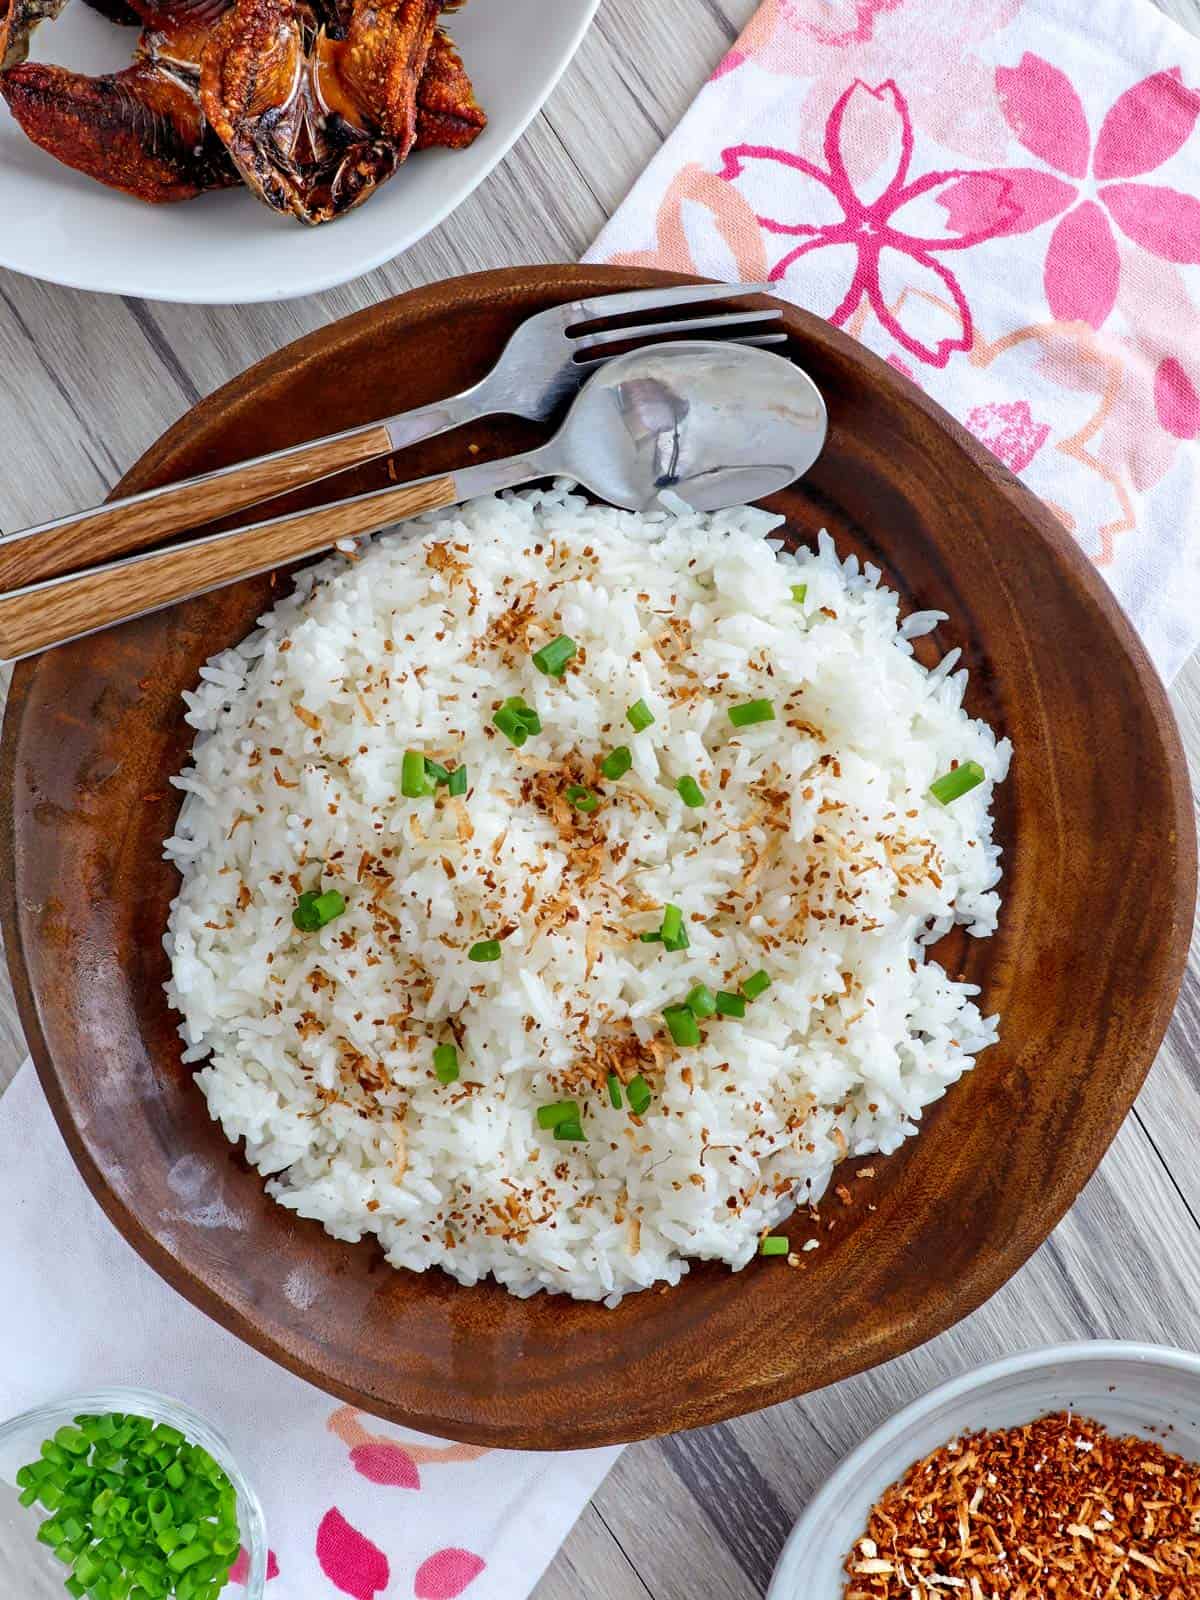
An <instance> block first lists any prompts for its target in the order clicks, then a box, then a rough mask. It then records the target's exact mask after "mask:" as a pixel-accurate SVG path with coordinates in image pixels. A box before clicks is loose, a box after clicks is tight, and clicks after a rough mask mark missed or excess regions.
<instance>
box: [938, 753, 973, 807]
mask: <svg viewBox="0 0 1200 1600" xmlns="http://www.w3.org/2000/svg"><path fill="white" fill-rule="evenodd" d="M986 777H987V773H986V772H985V771H984V770H983V768H982V767H981V766H980V765H979V763H978V761H964V762H963V763H962V765H961V766H958V767H952V768H951V769H950V771H949V772H944V773H943V774H942V776H941V777H940V778H935V779H934V781H933V782H932V783H931V784H930V785H929V792H930V794H931V795H932V796H933V798H934V799H935V800H936V801H937V802H938V804H939V805H943V806H948V805H949V804H950V802H951V801H952V800H959V799H961V798H962V796H963V795H964V794H969V793H970V792H971V790H972V789H977V788H978V787H979V785H980V784H981V783H982V782H983V780H984V779H985V778H986Z"/></svg>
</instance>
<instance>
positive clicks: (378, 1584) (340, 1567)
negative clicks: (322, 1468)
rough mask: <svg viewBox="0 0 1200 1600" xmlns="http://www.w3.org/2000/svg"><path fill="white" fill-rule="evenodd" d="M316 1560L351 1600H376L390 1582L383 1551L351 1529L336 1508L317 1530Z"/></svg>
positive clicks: (322, 1519)
mask: <svg viewBox="0 0 1200 1600" xmlns="http://www.w3.org/2000/svg"><path fill="white" fill-rule="evenodd" d="M317 1560H318V1561H319V1562H320V1564H321V1571H322V1572H323V1573H324V1574H325V1576H326V1577H327V1578H328V1579H329V1581H330V1583H332V1584H333V1586H334V1588H335V1589H340V1590H341V1592H342V1593H343V1594H348V1595H350V1596H351V1597H352V1600H375V1596H376V1595H377V1594H378V1593H379V1591H380V1590H381V1589H386V1588H387V1586H388V1581H389V1579H390V1578H391V1569H390V1568H389V1566H388V1559H387V1557H386V1556H385V1555H384V1553H383V1551H382V1550H380V1549H379V1548H378V1546H377V1545H373V1544H372V1543H371V1541H370V1540H369V1539H368V1538H367V1537H366V1535H365V1534H361V1533H359V1531H358V1529H357V1528H354V1527H351V1525H350V1524H349V1523H348V1522H347V1521H346V1519H345V1517H344V1516H343V1515H342V1513H341V1512H340V1511H339V1510H338V1509H337V1507H336V1506H334V1507H333V1509H332V1510H330V1511H327V1512H326V1513H325V1515H324V1516H323V1517H322V1518H321V1526H320V1527H319V1528H318V1529H317Z"/></svg>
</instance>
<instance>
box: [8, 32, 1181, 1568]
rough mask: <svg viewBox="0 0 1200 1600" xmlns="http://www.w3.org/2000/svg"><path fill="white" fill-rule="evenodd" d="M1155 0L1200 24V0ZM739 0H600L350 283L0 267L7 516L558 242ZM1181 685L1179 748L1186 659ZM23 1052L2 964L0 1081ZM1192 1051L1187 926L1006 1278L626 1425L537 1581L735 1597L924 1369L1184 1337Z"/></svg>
mask: <svg viewBox="0 0 1200 1600" xmlns="http://www.w3.org/2000/svg"><path fill="white" fill-rule="evenodd" d="M1079 3H1080V5H1081V6H1083V5H1085V4H1086V0H1079ZM1160 3H1161V4H1162V5H1163V8H1164V9H1165V10H1167V11H1168V12H1170V13H1171V15H1173V16H1174V17H1175V18H1176V20H1178V21H1180V22H1182V23H1183V24H1184V25H1185V26H1188V27H1191V28H1192V29H1193V30H1194V31H1196V32H1197V33H1200V0H1160ZM753 9H754V0H703V3H702V4H701V3H697V0H657V3H656V4H654V5H653V6H647V5H645V4H643V3H642V0H604V5H603V6H602V7H601V11H600V15H599V17H598V19H597V22H596V24H595V26H594V27H593V29H592V30H591V32H590V34H589V35H588V37H587V39H586V40H585V42H584V45H583V48H582V49H581V51H580V53H579V55H578V56H577V58H576V60H575V62H574V64H573V65H572V67H571V68H570V70H569V72H568V73H567V75H566V77H565V79H564V80H563V82H562V84H561V85H560V86H559V88H558V90H557V91H556V93H555V94H554V95H553V97H552V98H551V100H550V101H549V103H548V105H547V107H546V109H545V111H544V113H543V114H542V115H541V116H540V117H538V118H537V120H536V121H535V122H534V123H533V125H532V126H531V128H530V129H529V131H528V133H527V134H526V135H525V137H524V138H523V139H522V140H521V142H520V143H519V144H518V146H517V147H516V149H515V150H513V152H512V153H511V154H510V155H509V157H508V159H507V160H506V161H505V162H504V163H503V164H502V165H501V166H500V167H499V168H498V169H497V170H496V172H494V173H493V174H492V176H491V178H490V179H489V180H488V181H487V182H486V183H485V184H484V185H483V187H482V189H480V190H479V191H478V192H477V193H476V194H475V195H474V196H473V197H472V198H471V199H470V200H469V201H467V203H466V204H464V205H463V206H461V207H460V208H459V210H458V211H457V212H455V214H454V215H453V216H452V217H451V218H450V219H449V220H448V221H447V222H445V223H444V224H443V225H442V227H440V228H439V229H438V230H437V231H436V232H435V233H434V234H432V235H431V236H430V237H429V238H427V239H425V240H424V241H422V243H420V244H419V245H417V246H416V247H415V248H414V249H412V250H410V251H409V252H408V254H407V255H405V256H404V257H403V258H401V259H400V260H399V261H395V262H393V263H392V264H391V265H389V266H387V267H384V268H382V269H381V270H380V271H378V272H376V273H374V274H372V275H371V276H370V277H367V278H362V279H360V280H359V281H358V282H356V283H353V284H350V285H348V286H347V287H346V288H343V289H338V290H335V291H332V292H330V293H328V294H324V295H319V296H315V297H313V298H311V299H307V300H301V301H295V302H291V303H288V304H283V305H265V306H251V307H248V308H241V309H239V308H228V307H226V308H216V309H206V308H203V307H190V306H176V305H162V304H148V303H144V302H141V301H136V300H121V299H108V298H101V297H95V296H89V295H83V294H77V293H74V292H72V291H70V290H65V289H58V288H54V287H50V286H48V285H45V284H41V283H35V282H32V281H30V280H28V279H24V278H19V277H15V276H12V275H11V274H7V273H3V272H0V374H2V375H3V376H2V381H0V438H2V439H3V441H4V469H3V473H2V475H0V527H3V528H7V529H12V528H17V527H21V526H24V525H26V524H28V523H32V522H36V521H41V520H43V519H44V518H47V517H51V516H55V515H59V514H62V513H65V512H67V511H70V510H72V509H74V508H76V507H78V506H82V505H87V504H90V503H92V502H94V501H96V500H98V499H100V498H101V497H102V496H103V495H104V494H105V493H106V491H107V490H108V488H109V486H110V485H111V484H112V483H113V481H114V480H115V479H116V478H117V477H118V476H119V475H120V474H121V473H122V472H123V470H124V469H125V468H126V467H127V466H128V465H129V463H130V462H131V461H133V460H134V459H135V458H136V457H137V456H138V455H139V454H140V453H141V452H142V451H143V450H144V449H145V448H146V446H147V445H149V444H150V443H151V442H152V441H153V440H154V439H155V438H156V437H157V435H158V434H159V433H161V432H162V430H163V429H164V428H165V427H166V426H167V425H168V424H169V423H170V422H172V421H174V419H175V418H176V417H177V416H178V415H179V414H180V413H181V412H182V411H185V410H186V409H187V408H188V407H189V406H191V405H192V404H193V403H194V402H195V401H196V400H198V399H199V398H200V397H201V396H202V395H204V394H206V393H208V392H209V391H210V390H211V389H214V388H216V387H217V385H219V384H221V383H224V382H225V381H226V380H227V379H229V378H231V377H233V376H234V375H235V374H236V373H238V372H240V371H241V370H242V369H243V368H244V367H246V366H248V365H249V364H250V363H251V362H253V361H256V360H258V359H259V358H260V357H262V356H264V355H267V354H268V353H270V352H271V351H274V350H276V349H278V348H279V346H280V345H282V344H286V343H287V342H288V341H289V340H291V339H295V338H297V337H298V336H299V335H300V334H303V333H307V332H308V331H309V330H310V329H313V328H317V327H320V326H322V325H323V324H325V323H327V322H330V321H332V320H333V319H335V318H337V317H341V316H344V315H345V314H346V313H348V312H351V311H357V310H358V309H360V308H361V307H363V306H366V305H370V304H372V303H375V302H377V301H380V300H383V299H386V298H387V297H388V296H390V295H393V294H396V293H399V292H400V291H402V290H404V289H409V288H412V287H414V286H415V285H418V284H422V283H427V282H429V281H430V280H432V279H436V278H441V277H446V276H450V275H452V274H455V273H460V272H470V271H475V270H479V269H482V268H487V267H496V266H504V265H511V264H516V263H523V262H538V261H569V260H573V259H575V258H576V257H577V256H579V255H580V254H581V253H582V252H583V251H584V250H585V249H586V248H587V246H588V245H589V244H590V243H591V241H592V239H593V238H594V237H595V235H596V233H597V232H598V231H599V229H600V227H601V225H602V224H603V223H604V221H605V220H606V218H607V217H608V216H609V215H610V214H611V213H612V212H613V211H614V210H615V209H616V207H617V206H618V205H619V203H620V202H621V200H622V199H623V197H624V195H625V194H626V192H627V191H628V189H629V187H630V185H631V184H632V182H633V181H634V179H635V178H636V177H637V176H638V174H639V173H640V172H641V170H642V169H643V168H644V167H645V165H646V163H647V162H648V161H649V160H650V158H651V156H652V155H653V154H654V153H655V151H656V150H657V149H658V147H659V145H660V144H661V143H662V140H663V138H664V136H665V135H666V134H667V132H669V130H670V129H671V128H672V127H673V126H674V125H675V123H676V122H677V121H678V119H679V117H680V116H681V115H682V113H683V111H684V110H685V109H686V107H687V105H688V104H689V102H690V101H691V99H692V97H693V95H694V94H695V92H696V90H697V89H698V88H699V86H700V85H701V84H702V83H703V81H704V79H705V77H706V76H707V74H708V73H709V72H710V71H711V69H712V67H713V65H714V63H715V62H716V61H717V60H718V58H719V57H720V56H721V54H722V53H723V52H724V50H725V49H726V48H727V46H728V45H729V44H730V42H731V41H732V40H733V39H734V37H735V36H736V34H737V32H738V30H739V28H740V26H741V25H742V24H743V23H744V22H745V20H746V19H747V18H748V17H749V16H750V14H751V12H752V10H753ZM598 129H599V130H606V131H607V135H606V136H598V135H597V130H598ZM1173 699H1174V704H1175V709H1176V713H1177V715H1178V717H1179V721H1180V726H1181V728H1182V731H1183V737H1184V742H1185V744H1186V746H1187V749H1188V752H1189V756H1190V758H1191V760H1192V762H1193V770H1194V772H1195V771H1196V770H1197V769H1200V661H1196V660H1194V661H1193V662H1192V664H1191V665H1190V667H1188V668H1187V669H1186V670H1185V671H1184V672H1183V674H1182V675H1181V676H1180V678H1179V679H1178V680H1177V682H1176V684H1175V687H1174V691H1173ZM23 1055H24V1046H23V1043H22V1040H21V1031H20V1027H19V1024H18V1023H17V1021H16V1018H15V1015H14V1013H13V1007H12V1001H11V997H10V995H9V993H8V989H7V983H6V982H4V981H3V980H0V1090H2V1089H3V1087H4V1085H5V1084H7V1083H8V1082H9V1080H10V1079H11V1077H12V1075H13V1073H14V1072H15V1070H16V1068H17V1066H18V1064H19V1063H20V1060H21V1058H22V1056H23ZM1198 1057H1200V941H1196V940H1194V941H1193V955H1192V963H1191V966H1190V968H1189V971H1188V974H1187V978H1186V980H1185V982H1184V987H1183V992H1182V995H1181V998H1180V1002H1179V1007H1178V1009H1177V1012H1176V1015H1175V1019H1174V1021H1173V1023H1172V1025H1171V1028H1170V1031H1169V1033H1168V1035H1167V1039H1166V1042H1165V1044H1164V1046H1163V1049H1162V1052H1161V1054H1160V1055H1159V1058H1158V1061H1157V1062H1156V1064H1155V1066H1154V1068H1153V1070H1152V1072H1151V1074H1150V1077H1149V1079H1148V1081H1147V1083H1146V1086H1145V1089H1144V1090H1143V1092H1142V1095H1141V1097H1140V1099H1139V1100H1138V1102H1137V1106H1136V1107H1135V1109H1134V1112H1133V1114H1132V1115H1131V1116H1130V1117H1129V1118H1128V1120H1127V1121H1126V1123H1125V1125H1124V1127H1123V1128H1122V1129H1121V1132H1120V1134H1119V1135H1118V1136H1117V1139H1116V1141H1115V1142H1114V1144H1113V1146H1112V1149H1111V1150H1110V1151H1109V1153H1108V1155H1107V1156H1106V1158H1105V1160H1104V1162H1103V1164H1102V1165H1101V1167H1100V1169H1099V1171H1098V1172H1097V1173H1096V1175H1095V1177H1094V1178H1093V1179H1092V1181H1091V1183H1090V1184H1089V1185H1088V1186H1087V1188H1086V1189H1085V1191H1084V1193H1083V1194H1082V1195H1081V1196H1080V1198H1079V1200H1078V1202H1077V1204H1076V1205H1075V1207H1074V1209H1073V1210H1072V1211H1071V1213H1070V1214H1069V1216H1068V1217H1067V1218H1066V1219H1065V1221H1064V1222H1063V1223H1062V1224H1061V1225H1060V1226H1059V1228H1058V1229H1057V1230H1056V1231H1055V1233H1054V1234H1053V1236H1052V1237H1051V1238H1050V1239H1049V1240H1047V1242H1046V1243H1045V1244H1044V1245H1043V1246H1042V1248H1041V1250H1039V1251H1038V1253H1037V1254H1036V1255H1035V1256H1034V1257H1033V1259H1032V1260H1031V1261H1030V1262H1029V1263H1028V1264H1027V1265H1026V1266H1025V1268H1024V1269H1023V1270H1022V1271H1021V1272H1020V1273H1018V1274H1017V1276H1016V1277H1015V1278H1014V1279H1013V1280H1012V1281H1011V1282H1010V1283H1009V1284H1008V1286H1007V1287H1006V1288H1005V1289H1003V1290H1002V1291H1001V1292H1000V1293H999V1294H998V1295H996V1296H995V1297H994V1299H992V1300H991V1301H990V1302H989V1303H988V1304H987V1305H986V1306H984V1307H983V1308H982V1309H981V1310H980V1311H977V1312H976V1313H975V1314H974V1315H973V1316H971V1317H968V1318H967V1319H966V1321H964V1322H962V1323H960V1324H959V1326H958V1327H956V1328H955V1329H953V1331H952V1332H950V1333H948V1334H946V1335H944V1336H943V1337H942V1338H940V1339H935V1340H934V1341H933V1342H932V1343H931V1344H928V1345H926V1346H924V1347H923V1348H922V1349H920V1350H918V1351H916V1352H914V1353H913V1354H912V1355H909V1356H905V1357H903V1358H902V1359H900V1360H897V1361H893V1362H890V1363H888V1365H886V1366H884V1367H881V1368H879V1369H877V1370H876V1371H874V1372H871V1373H867V1374H865V1375H863V1376H861V1377H858V1378H854V1379H851V1380H849V1381H848V1382H846V1383H842V1384H839V1385H837V1386H836V1387H835V1388H832V1389H829V1390H826V1391H824V1392H822V1393H820V1394H816V1395H812V1396H809V1397H808V1398H807V1399H805V1400H800V1401H795V1402H792V1403H791V1404H788V1405H783V1406H777V1407H775V1408H774V1409H773V1410H770V1411H765V1412H761V1413H759V1414H758V1415H757V1416H752V1417H745V1418H742V1419H741V1420H740V1421H738V1422H733V1423H728V1424H726V1425H724V1426H721V1427H716V1428H708V1429H703V1430H700V1431H698V1432H695V1433H690V1434H682V1435H678V1436H676V1437H674V1438H670V1439H663V1440H658V1441H655V1442H653V1443H646V1444H639V1445H634V1446H632V1447H631V1448H630V1449H629V1450H627V1451H626V1452H625V1454H624V1455H623V1456H622V1457H621V1459H620V1461H619V1463H618V1465H617V1467H616V1469H615V1470H614V1471H613V1473H612V1474H611V1476H610V1477H609V1478H608V1480H607V1482H606V1483H605V1484H604V1485H603V1487H602V1488H601V1490H600V1492H599V1493H598V1494H597V1496H596V1498H595V1500H594V1501H593V1502H592V1504H591V1505H590V1506H589V1507H588V1508H587V1510H586V1511H585V1512H584V1514H583V1516H582V1518H581V1519H580V1521H579V1523H578V1525H577V1526H576V1528H575V1529H574V1531H573V1532H572V1534H571V1535H570V1537H569V1538H568V1540H567V1542H566V1544H565V1546H564V1547H563V1549H562V1551H561V1552H560V1554H559V1556H558V1558H557V1559H556V1561H555V1562H554V1563H553V1565H552V1566H551V1568H550V1570H549V1572H548V1573H547V1574H546V1576H545V1578H544V1579H543V1580H542V1582H541V1584H540V1586H539V1588H538V1590H537V1595H538V1600H579V1597H582V1596H584V1595H596V1596H604V1597H606V1600H644V1597H645V1596H646V1595H650V1596H653V1597H654V1600H675V1597H679V1600H684V1597H686V1600H699V1597H704V1600H745V1597H748V1596H753V1595H757V1594H760V1593H761V1592H762V1590H763V1588H764V1587H765V1585H766V1582H767V1579H768V1577H769V1576H770V1572H771V1568H772V1566H773V1564H774V1562H775V1559H776V1556H777V1555H778V1552H779V1549H780V1546H781V1544H782V1542H783V1539H784V1537H785V1535H786V1533H787V1531H788V1528H789V1526H790V1525H791V1523H792V1521H793V1520H794V1519H795V1517H796V1516H797V1515H798V1513H799V1512H800V1510H801V1508H802V1507H803V1506H804V1504H805V1502H806V1500H807V1499H808V1498H809V1496H810V1495H811V1494H812V1492H813V1490H814V1489H815V1488H816V1487H817V1485H818V1484H820V1483H821V1481H822V1480H823V1479H824V1478H825V1476H826V1475H827V1474H828V1473H829V1471H830V1470H831V1469H832V1468H833V1466H834V1465H835V1463H836V1462H837V1461H838V1460H839V1459H840V1457H841V1456H843V1455H844V1454H845V1453H846V1451H847V1450H848V1449H849V1448H850V1447H851V1446H852V1445H854V1444H855V1443H856V1442H857V1441H858V1440H859V1439H860V1438H861V1437H862V1436H863V1435H864V1434H865V1433H866V1432H867V1431H868V1430H869V1429H871V1428H872V1427H874V1426H875V1425H876V1424H877V1423H879V1422H881V1421H882V1420H883V1419H884V1418H885V1417H887V1416H888V1415H890V1414H891V1413H892V1412H893V1411H895V1410H896V1408H897V1407H898V1406H900V1405H902V1404H903V1403H905V1402H906V1401H907V1400H909V1399H911V1398H913V1397H914V1396H916V1395H918V1394H920V1393H921V1392H923V1391H924V1390H926V1389H928V1388H929V1387H930V1386H932V1385H933V1384H934V1383H936V1382H939V1381H940V1380H941V1379H943V1378H946V1377H949V1376H951V1375H953V1374H955V1373H958V1372H961V1371H963V1370H965V1369H966V1368H968V1367H969V1366H971V1365H974V1364H976V1363H978V1362H981V1361H985V1360H989V1359H992V1358H994V1357H997V1356H999V1355H1002V1354H1005V1353H1008V1352H1010V1351H1013V1350H1016V1349H1020V1348H1023V1347H1028V1346H1031V1345H1037V1344H1043V1343H1047V1342H1050V1341H1056V1340H1067V1339H1079V1338H1105V1337H1113V1338H1129V1339H1150V1340H1157V1341H1161V1342H1165V1343H1168V1344H1174V1345H1182V1346H1188V1347H1192V1348H1195V1347H1196V1346H1197V1345H1200V1163H1198V1162H1197V1161H1196V1155H1195V1152H1196V1141H1197V1135H1198V1134H1200V1060H1198ZM0 1352H2V1344H0Z"/></svg>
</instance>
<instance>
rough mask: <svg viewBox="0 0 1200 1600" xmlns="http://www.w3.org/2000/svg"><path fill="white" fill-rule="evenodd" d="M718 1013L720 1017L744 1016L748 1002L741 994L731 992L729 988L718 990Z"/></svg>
mask: <svg viewBox="0 0 1200 1600" xmlns="http://www.w3.org/2000/svg"><path fill="white" fill-rule="evenodd" d="M717 1015H718V1016H719V1017H744V1016H745V1015H746V1002H745V1000H744V999H743V998H742V996H741V995H740V994H730V992H729V990H728V989H718V990H717Z"/></svg>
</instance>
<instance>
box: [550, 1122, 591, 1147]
mask: <svg viewBox="0 0 1200 1600" xmlns="http://www.w3.org/2000/svg"><path fill="white" fill-rule="evenodd" d="M554 1137H555V1138H556V1139H574V1140H575V1141H577V1142H578V1141H579V1140H581V1139H582V1140H583V1141H584V1142H585V1143H586V1141H587V1134H586V1133H584V1131H583V1123H582V1122H580V1121H579V1119H578V1118H577V1117H572V1118H570V1119H569V1120H568V1121H566V1122H560V1123H559V1124H558V1126H557V1127H556V1128H555V1130H554Z"/></svg>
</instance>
